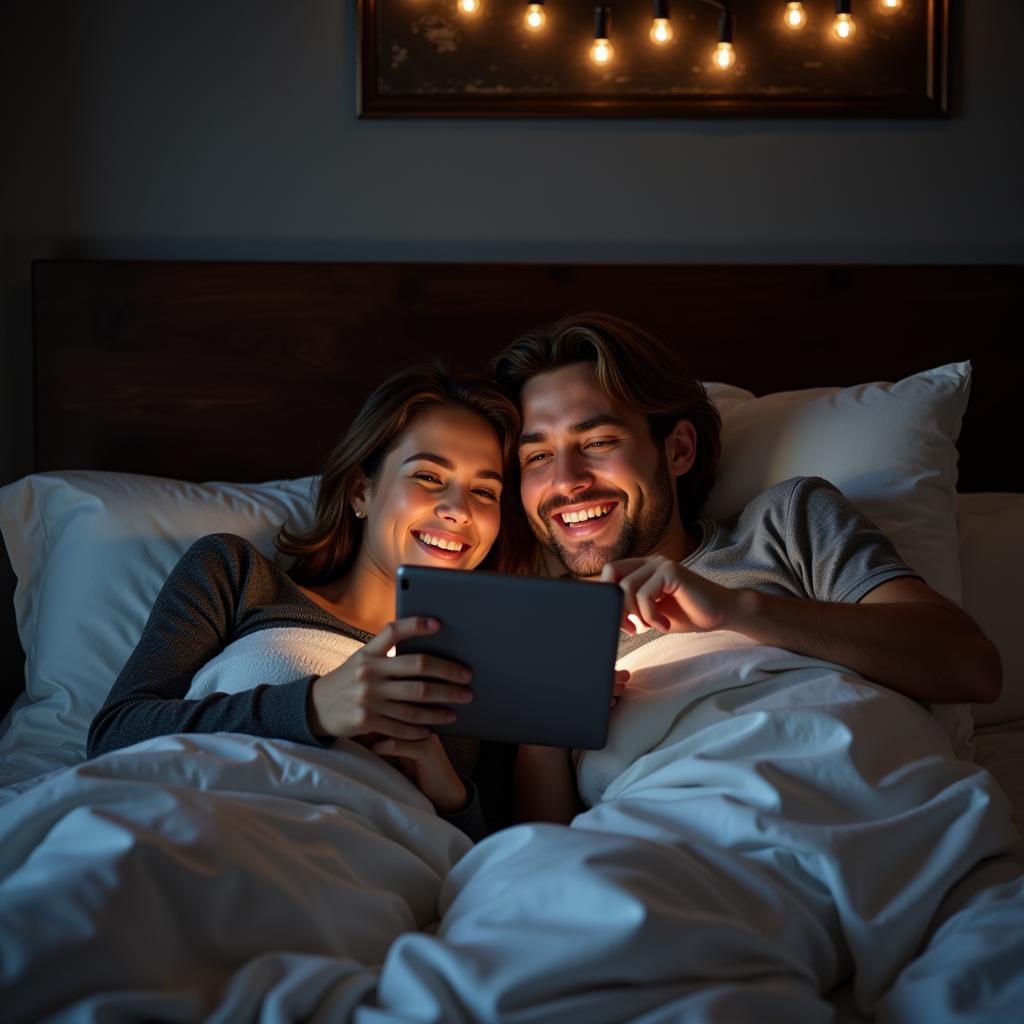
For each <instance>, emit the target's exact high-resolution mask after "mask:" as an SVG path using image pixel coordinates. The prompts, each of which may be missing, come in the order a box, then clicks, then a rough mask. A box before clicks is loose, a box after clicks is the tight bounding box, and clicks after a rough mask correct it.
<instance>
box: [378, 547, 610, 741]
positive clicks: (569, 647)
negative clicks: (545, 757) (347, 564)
mask: <svg viewBox="0 0 1024 1024" xmlns="http://www.w3.org/2000/svg"><path fill="white" fill-rule="evenodd" d="M396 605H397V608H396V613H397V617H398V618H405V617H406V616H410V615H429V616H432V617H434V618H436V619H437V620H438V621H439V622H440V623H441V628H440V629H439V630H438V632H437V633H434V634H431V635H430V636H427V637H415V638H414V639H412V640H408V641H404V642H403V643H402V644H401V645H400V647H399V653H401V654H406V653H415V652H424V653H429V654H435V655H437V656H439V657H444V658H448V659H450V660H452V661H456V662H459V663H460V664H463V665H467V666H468V667H469V668H470V669H471V670H472V672H473V681H472V683H471V684H470V685H471V686H472V688H473V694H474V696H473V700H472V702H471V703H470V704H460V705H458V706H455V707H453V708H452V710H453V711H455V713H456V714H457V715H458V716H459V717H458V719H457V720H456V721H455V722H453V723H451V724H448V725H441V726H433V727H432V728H434V730H435V731H436V732H438V733H447V734H450V735H453V736H470V737H473V738H475V739H480V740H499V741H503V742H509V743H536V744H540V745H543V746H553V747H582V748H585V749H590V750H597V749H600V748H601V747H603V746H604V745H605V742H606V741H607V738H608V718H609V712H610V709H611V698H612V688H613V685H614V680H615V657H616V648H617V645H618V637H619V618H620V616H621V614H622V592H621V590H620V589H619V588H618V587H617V586H616V585H614V584H611V583H596V582H593V583H592V582H587V581H582V580H571V579H545V578H540V577H534V576H505V575H501V574H499V573H489V572H467V571H464V570H459V569H433V568H426V567H422V566H410V565H403V566H401V567H400V568H399V570H398V588H397V601H396Z"/></svg>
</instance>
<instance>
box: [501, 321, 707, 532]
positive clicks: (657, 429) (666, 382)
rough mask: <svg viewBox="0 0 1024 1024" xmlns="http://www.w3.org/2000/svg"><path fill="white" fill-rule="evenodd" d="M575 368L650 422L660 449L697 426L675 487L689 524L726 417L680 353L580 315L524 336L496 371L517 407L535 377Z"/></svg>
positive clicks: (622, 326)
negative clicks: (686, 467)
mask: <svg viewBox="0 0 1024 1024" xmlns="http://www.w3.org/2000/svg"><path fill="white" fill-rule="evenodd" d="M575 363H592V364H593V365H594V373H595V375H596V377H597V381H598V383H599V384H600V386H601V389H602V390H603V391H604V393H605V394H606V395H608V396H609V397H610V398H613V399H615V400H616V401H619V402H621V403H623V404H624V405H627V406H630V407H631V408H633V409H635V410H636V411H637V412H640V413H643V414H644V415H646V416H647V422H648V425H649V427H650V431H651V437H652V438H653V439H654V441H655V443H657V444H660V443H661V442H662V441H664V440H665V438H666V437H668V435H669V434H670V433H671V432H672V429H673V427H675V425H676V423H678V422H679V420H682V419H685V420H689V421H690V422H691V423H692V424H693V427H694V430H695V431H696V433H697V453H696V458H695V460H694V463H693V467H692V468H691V469H690V471H689V472H687V473H684V474H683V475H682V476H680V477H678V478H677V481H676V490H677V494H678V497H679V513H680V516H681V518H682V520H683V522H684V523H686V524H689V523H692V522H693V521H694V520H695V519H696V518H697V516H698V514H699V512H700V509H701V506H703V504H704V502H705V501H706V500H707V496H708V494H709V493H710V491H711V487H712V485H713V484H714V482H715V469H716V466H717V463H718V456H719V454H720V452H721V440H720V433H721V427H722V421H721V417H720V416H719V415H718V410H717V409H716V408H715V407H714V406H713V405H712V404H711V400H710V399H709V398H708V394H707V391H706V390H705V388H704V385H703V384H701V382H700V381H699V380H697V378H696V377H694V375H693V374H692V373H691V372H690V369H689V367H688V366H687V365H686V363H685V362H684V361H683V360H682V358H680V356H679V355H678V353H676V352H674V351H673V350H672V349H670V348H669V347H668V346H667V345H665V344H663V343H662V342H661V341H659V340H658V339H657V338H655V337H654V336H653V335H651V334H648V333H647V332H646V331H644V330H642V329H641V328H639V327H637V326H636V325H635V324H631V323H629V322H628V321H626V320H620V319H619V318H618V317H614V316H609V315H608V314H605V313H580V314H577V315H576V316H569V317H565V318H564V319H562V320H559V321H558V322H557V323H555V324H549V325H547V326H545V327H538V328H536V329H535V330H532V331H527V332H526V333H525V334H523V335H521V336H520V337H519V338H517V339H516V340H515V341H513V342H512V344H511V345H509V346H508V347H507V348H506V349H505V350H504V351H502V352H500V353H499V354H498V355H497V356H496V357H495V358H494V360H493V361H492V363H491V366H492V369H493V371H494V376H495V378H496V379H497V381H498V383H499V384H500V385H501V386H502V387H503V388H504V389H505V390H506V391H507V392H508V393H509V394H510V395H511V396H512V397H513V398H514V399H515V400H516V402H517V403H518V402H519V401H520V397H521V393H522V390H523V386H524V385H525V384H526V382H527V381H528V380H530V379H531V378H532V377H536V376H537V375H538V374H540V373H547V372H548V371H550V370H556V369H559V368H560V367H563V366H570V365H572V364H575Z"/></svg>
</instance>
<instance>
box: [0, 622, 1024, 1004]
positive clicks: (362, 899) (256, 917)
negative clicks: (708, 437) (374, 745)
mask: <svg viewBox="0 0 1024 1024" xmlns="http://www.w3.org/2000/svg"><path fill="white" fill-rule="evenodd" d="M666 644H667V645H672V646H671V648H670V649H666V647H665V646H663V645H666ZM666 653H668V654H671V655H672V656H673V658H675V659H678V661H679V664H677V665H676V666H674V667H673V668H665V667H662V665H661V663H662V662H663V661H664V660H666V658H665V656H666ZM623 664H624V666H625V667H628V668H630V669H631V670H632V672H633V677H632V679H631V682H630V687H629V691H628V696H627V697H626V698H624V699H623V700H622V701H621V702H620V704H619V707H618V708H617V709H616V712H615V718H614V722H613V728H612V734H611V739H610V742H609V745H608V746H607V747H606V748H605V749H604V750H603V751H591V752H587V753H585V754H584V755H583V756H582V757H581V758H580V760H579V764H578V773H579V781H580V788H581V792H582V793H583V794H584V796H585V797H586V799H587V801H588V803H590V804H592V806H591V807H590V809H589V810H587V811H585V812H584V813H583V814H581V815H579V816H578V817H577V818H576V819H575V821H574V822H573V824H572V826H571V827H567V826H560V825H545V824H530V825H522V826H517V827H515V828H512V829H507V830H505V831H503V832H499V833H497V834H496V835H493V836H491V837H489V838H488V839H486V840H484V841H483V842H482V843H480V844H478V845H477V846H476V847H474V848H472V849H470V843H469V841H468V840H467V839H466V838H465V837H464V836H463V835H462V834H461V833H460V832H458V831H457V830H456V829H455V828H453V827H452V826H450V825H448V824H447V823H445V822H444V821H442V820H440V819H438V818H437V817H436V815H434V814H433V812H432V810H431V808H430V806H429V804H428V803H427V801H426V800H425V798H424V797H423V796H422V795H421V794H420V793H419V792H418V791H417V790H416V789H415V787H413V786H412V784H411V783H409V782H408V780H406V779H405V778H404V777H403V776H402V775H401V773H399V772H398V771H396V770H394V769H393V768H391V767H390V766H389V765H387V764H386V763H384V762H383V761H381V760H380V759H378V758H375V757H373V756H372V755H370V754H368V753H367V752H366V751H365V750H363V749H362V748H361V747H358V746H357V745H356V744H351V743H346V744H341V745H340V749H338V750H315V749H310V748H305V747H302V746H300V745H297V744H291V743H286V742H277V741H266V740H254V739H252V738H247V737H241V736H233V735H213V736H176V737H167V738H163V739H159V740H152V741H149V742H147V743H144V744H139V745H137V746H135V747H133V748H128V749H126V750H123V751H118V752H116V753H113V754H108V755H105V756H104V757H101V758H98V759H96V760H95V761H92V762H89V763H87V764H84V765H81V766H78V767H75V768H71V769H66V770H63V771H60V772H56V773H54V774H52V775H50V776H48V777H46V778H45V779H43V780H42V781H40V782H38V783H37V784H35V785H34V786H32V787H31V788H29V789H27V790H26V791H25V792H23V793H21V794H20V795H18V796H16V797H15V798H14V799H11V800H10V801H9V802H8V803H7V804H6V805H5V806H4V807H3V808H0V957H2V961H0V962H2V969H0V1004H3V1005H4V1006H5V1013H10V1014H13V1016H11V1017H10V1019H16V1020H36V1019H41V1018H43V1017H45V1016H46V1015H47V1014H56V1015H57V1017H58V1018H60V1017H66V1018H67V1019H83V1020H98V1019H101V1018H102V1019H105V1020H108V1019H138V1018H139V1017H158V1018H162V1019H175V1020H194V1019H214V1020H223V1021H238V1020H250V1019H252V1020H255V1019H259V1020H264V1021H290V1020H300V1019H315V1020H321V1019H323V1020H326V1019H331V1020H353V1021H356V1022H357V1024H379V1022H382V1021H437V1022H444V1024H450V1022H457V1021H471V1020H502V1021H510V1022H516V1024H527V1022H529V1024H539V1022H548V1021H550V1022H552V1024H553V1022H556V1021H557V1022H566V1021H570V1022H571V1021H580V1022H586V1024H600V1022H603V1021H608V1022H611V1021H627V1020H628V1021H643V1022H645V1024H654V1022H656V1021H657V1022H661V1021H678V1020H687V1021H690V1020H694V1021H703V1020H708V1021H736V1020H769V1019H786V1020H790V1021H794V1022H801V1021H818V1020H821V1021H825V1020H831V1019H832V1018H833V1015H834V1009H833V1006H832V1005H831V1004H830V1003H829V1002H828V1001H827V999H826V998H825V994H827V993H828V992H830V991H832V990H833V989H835V988H836V987H837V986H842V985H846V986H847V988H846V991H847V992H848V994H849V995H848V998H849V1001H850V1002H851V1003H852V1004H854V1006H855V1008H856V1009H857V1010H858V1011H860V1012H865V1013H868V1012H875V1011H878V1012H879V1013H880V1019H882V1020H907V1021H909V1020H916V1021H919V1020H925V1019H927V1020H929V1021H939V1020H943V1019H949V1020H962V1021H967V1020H972V1021H988V1020H993V1021H995V1020H999V1019H1001V1016H1000V1015H1001V1014H1002V1015H1005V1013H1006V1012H1008V1011H1007V1008H1008V1007H1013V1006H1015V1004H1016V1003H1017V1002H1020V1001H1021V1000H1024V970H1022V967H1021V965H1022V964H1024V883H1022V881H1021V866H1020V847H1019V838H1018V836H1017V833H1016V831H1015V829H1014V828H1013V826H1012V824H1011V822H1010V819H1009V814H1008V811H1007V805H1006V801H1005V798H1004V797H1003V795H1002V794H1001V792H1000V791H999V789H998V787H997V786H996V785H995V784H994V782H993V780H992V778H991V776H990V775H989V774H988V773H987V772H985V771H983V770H981V769H980V768H978V767H976V766H973V765H970V764H967V763H965V762H962V761H958V760H956V759H955V758H954V757H952V755H951V749H950V745H949V740H948V738H947V737H946V735H945V734H944V733H943V731H942V730H941V729H940V728H939V727H938V725H937V724H936V723H935V721H934V719H933V717H932V716H931V715H930V714H929V712H928V711H927V709H925V708H923V707H921V706H919V705H917V704H915V703H914V702H912V701H909V700H907V699H905V698H902V697H900V696H898V695H896V694H893V693H891V692H890V691H887V690H885V689H883V688H881V687H878V686H874V685H873V684H870V683H867V682H864V681H863V680H860V679H857V678H856V677H852V676H850V675H849V674H847V673H845V672H844V671H843V670H842V669H841V668H839V667H838V666H835V665H831V664H829V663H826V662H820V661H816V660H814V659H809V658H803V657H800V656H797V655H793V654H790V653H788V652H785V651H780V650H777V649H774V648H767V647H758V646H752V645H751V644H750V643H749V641H745V640H743V638H740V637H737V636H734V635H732V634H723V633H719V634H709V635H706V636H703V637H685V636H679V637H664V638H660V639H659V640H657V641H656V642H653V643H651V644H649V645H647V646H645V647H641V648H640V649H639V650H638V651H636V652H635V653H634V654H632V655H630V656H629V657H628V658H627V659H626V661H624V662H623ZM438 918H440V923H438ZM922 950H924V951H925V952H924V955H923V956H921V955H920V954H921V952H922ZM915 957H916V958H917V959H916V960H915ZM911 961H913V967H912V968H911V969H910V970H903V968H904V966H905V965H906V964H907V963H909V962H911ZM8 1008H10V1009H8ZM922 1014H923V1015H922Z"/></svg>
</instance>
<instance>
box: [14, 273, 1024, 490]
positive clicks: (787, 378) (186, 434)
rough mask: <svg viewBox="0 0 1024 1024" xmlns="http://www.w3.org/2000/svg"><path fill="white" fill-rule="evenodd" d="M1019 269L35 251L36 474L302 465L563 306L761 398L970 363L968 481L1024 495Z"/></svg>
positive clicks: (210, 473)
mask: <svg viewBox="0 0 1024 1024" xmlns="http://www.w3.org/2000/svg"><path fill="white" fill-rule="evenodd" d="M1022 295H1024V268H1022V267H1012V266H999V267H986V266H967V267H964V266H934V267H919V266H782V265H779V266H724V265H715V266H708V265H646V266H641V265H621V266H614V265H594V266H588V265H555V264H551V265H521V264H506V265H498V264H439V263H434V264H402V263H378V264H365V263H362V264H356V263H349V264H345V263H305V264H302V263H287V264H286V263H138V262H41V263H37V264H36V265H35V274H34V301H35V331H36V400H35V410H36V466H37V468H38V469H39V470H49V469H70V468H92V469H118V470H125V471H132V472H147V473H153V474H158V475H165V476H173V477H179V478H183V479H231V480H241V479H247V480H261V479H269V478H271V477H281V476H294V475H299V474H303V473H307V472H311V471H313V470H315V469H316V467H317V466H318V465H319V463H320V460H321V459H322V457H323V455H324V454H325V453H326V452H327V450H328V449H329V448H330V447H331V445H332V444H333V443H334V441H335V440H336V438H337V437H338V436H339V435H340V434H341V433H342V431H343V430H344V428H345V426H346V424H347V423H348V421H349V420H350V418H351V417H352V415H353V413H354V412H355V410H356V408H357V407H358V405H359V404H360V403H361V402H362V400H363V399H364V398H365V396H366V394H367V393H368V391H369V390H370V389H371V388H372V387H373V386H374V385H375V384H376V383H377V382H378V381H380V380H381V379H382V378H383V377H385V376H386V375H387V374H388V373H390V372H391V371H392V370H393V369H395V368H396V367H398V366H400V365H402V364H405V363H407V362H410V361H413V360H416V359H419V358H422V357H424V356H426V355H428V354H430V353H439V354H440V355H442V356H443V357H445V358H446V359H447V360H448V361H449V362H450V363H451V364H452V365H454V366H456V367H458V368H463V369H481V368H484V367H485V366H486V363H487V360H488V359H489V358H490V357H491V356H492V355H493V354H494V353H495V352H496V351H497V350H498V349H499V348H500V347H501V346H502V345H503V344H505V343H506V342H507V341H509V340H511V339H512V338H513V337H515V335H516V334H517V333H519V332H520V331H522V330H525V329H527V328H529V327H532V326H535V325H536V324H538V323H542V322H545V321H548V320H552V319H555V318H557V317H558V316H560V315H562V314H564V313H567V312H578V311H582V310H587V309H603V310H606V311H608V312H612V313H616V314H618V315H620V316H625V317H627V318H629V319H632V320H635V321H637V322H638V323H640V324H642V325H644V326H646V327H648V328H649V329H651V330H652V331H654V332H655V333H656V334H659V335H660V336H662V337H663V338H664V339H665V340H667V341H669V342H670V343H671V344H673V345H674V346H675V347H677V348H679V349H680V350H681V351H682V352H684V353H685V355H686V357H687V359H688V360H689V362H690V364H691V366H692V368H693V369H694V371H695V372H696V373H697V374H698V375H699V376H701V377H702V378H703V379H705V380H724V381H728V382H730V383H735V384H738V385H741V386H743V387H748V388H750V389H751V390H753V391H755V392H757V393H759V394H763V393H765V392H768V391H775V390H779V389H784V388H799V387H809V386H816V385H821V384H825V383H829V384H840V385H846V384H854V383H859V382H861V381H866V380H879V379H888V380H895V379H899V378H900V377H903V376H906V375H907V374H909V373H913V372H915V371H917V370H922V369H926V368H928V367H932V366H937V365H941V364H943V363H947V362H951V361H954V360H961V359H970V360H971V361H972V362H973V365H974V381H973V392H972V399H971V406H970V410H969V412H968V415H967V418H966V420H965V423H964V429H963V433H962V435H961V444H960V450H961V488H962V489H963V490H967V491H976V490H1017V491H1024V459H1021V458H1019V457H1017V455H1016V453H1017V452H1018V451H1020V449H1021V441H1022V440H1024V431H1022V427H1021V421H1020V418H1019V415H1018V408H1017V406H1018V403H1019V398H1018V392H1019V382H1020V381H1021V380H1022V379H1024V351H1022V345H1021V341H1020V326H1019V317H1018V311H1017V307H1018V304H1019V301H1020V297H1021V296H1022Z"/></svg>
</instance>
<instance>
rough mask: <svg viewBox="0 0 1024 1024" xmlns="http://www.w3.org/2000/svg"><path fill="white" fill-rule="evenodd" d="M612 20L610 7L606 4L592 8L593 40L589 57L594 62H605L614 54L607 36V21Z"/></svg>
mask: <svg viewBox="0 0 1024 1024" xmlns="http://www.w3.org/2000/svg"><path fill="white" fill-rule="evenodd" d="M611 20H612V9H611V7H609V6H608V5H607V4H598V5H597V6H596V7H595V8H594V42H593V43H592V44H591V46H590V59H591V60H592V61H593V62H594V63H595V64H602V65H603V64H607V63H608V62H609V61H610V60H611V59H612V57H614V56H615V49H614V48H613V47H612V42H611V39H609V37H608V23H609V22H610V21H611Z"/></svg>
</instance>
